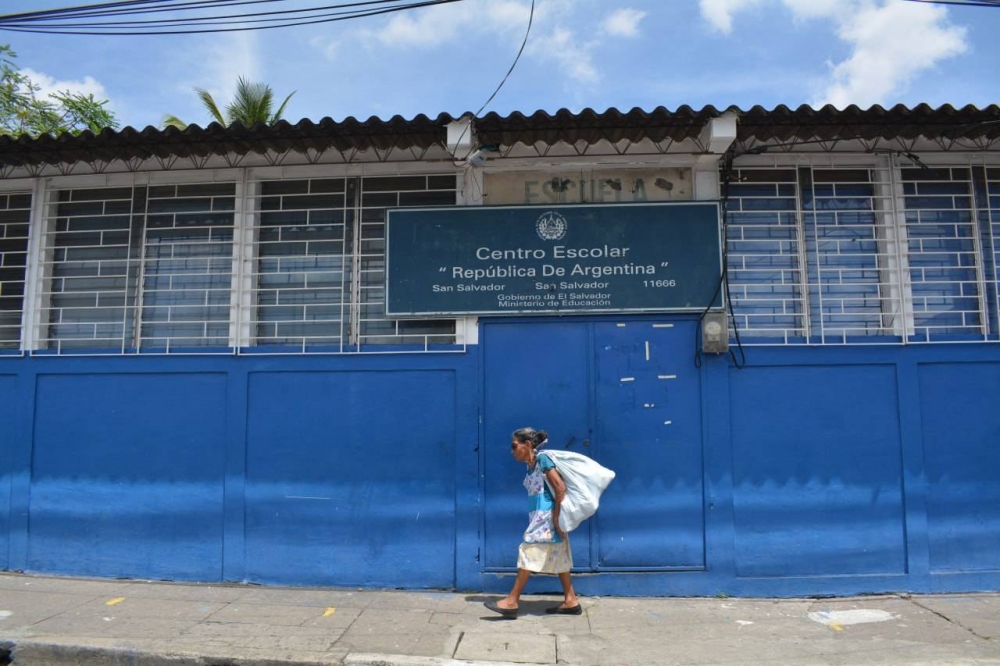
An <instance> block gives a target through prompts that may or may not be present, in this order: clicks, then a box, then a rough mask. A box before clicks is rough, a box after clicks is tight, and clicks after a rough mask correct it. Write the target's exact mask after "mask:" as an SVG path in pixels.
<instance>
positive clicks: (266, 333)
mask: <svg viewBox="0 0 1000 666" xmlns="http://www.w3.org/2000/svg"><path fill="white" fill-rule="evenodd" d="M346 182H347V181H346V180H345V179H344V178H332V179H316V180H284V181H263V182H261V183H260V185H259V195H258V197H257V203H256V210H257V211H259V212H258V215H257V223H256V226H257V250H256V256H257V264H256V270H255V271H254V274H253V276H252V278H253V280H252V281H253V284H254V287H253V303H254V306H255V309H254V312H256V318H255V319H254V320H253V321H252V326H251V328H252V330H253V336H254V338H253V343H254V344H255V345H260V346H267V345H293V346H295V347H299V348H301V349H305V348H307V347H310V346H317V345H319V346H324V345H329V346H333V347H336V348H338V349H339V348H343V346H345V345H346V344H349V328H348V320H349V316H350V301H351V298H350V286H351V265H352V262H351V250H352V243H353V229H352V227H351V225H350V224H348V219H347V211H346V199H345V186H346Z"/></svg>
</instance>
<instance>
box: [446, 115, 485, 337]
mask: <svg viewBox="0 0 1000 666" xmlns="http://www.w3.org/2000/svg"><path fill="white" fill-rule="evenodd" d="M476 146H477V142H476V128H475V125H474V124H473V123H472V117H471V116H463V117H462V118H460V119H458V120H456V121H455V122H453V123H449V124H448V150H449V151H450V152H451V154H452V157H454V159H455V165H456V167H457V168H458V169H459V171H458V174H457V177H458V182H457V184H458V188H457V189H458V191H457V192H456V193H455V204H456V205H458V206H482V205H483V187H484V178H483V162H482V161H480V160H475V159H473V160H470V159H469V158H470V157H471V156H473V155H474V153H475V150H476ZM455 342H456V344H460V345H478V344H479V317H458V318H456V319H455Z"/></svg>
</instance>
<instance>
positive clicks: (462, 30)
mask: <svg viewBox="0 0 1000 666" xmlns="http://www.w3.org/2000/svg"><path fill="white" fill-rule="evenodd" d="M529 11H530V7H529V6H528V5H525V4H522V3H519V2H510V1H508V0H494V1H493V2H490V3H488V4H481V5H475V3H461V4H460V3H452V4H448V5H440V6H437V7H429V8H426V9H423V10H421V11H418V12H412V13H411V14H412V17H411V15H410V14H404V13H402V12H401V13H399V14H396V15H395V16H393V18H392V19H390V20H389V21H388V22H386V24H385V26H384V27H383V28H382V29H381V30H377V31H376V30H364V31H362V34H363V35H364V36H365V37H367V38H368V39H372V40H375V41H378V42H380V43H381V44H382V45H383V46H389V47H393V48H401V47H407V46H417V47H425V48H433V47H437V46H441V45H442V44H447V43H449V42H453V41H455V40H456V39H461V38H462V37H466V36H468V35H469V34H471V33H481V32H485V31H490V32H495V31H497V30H500V31H503V32H509V31H511V30H513V31H515V32H523V31H524V26H525V24H526V23H527V21H528V15H529ZM536 13H537V12H536Z"/></svg>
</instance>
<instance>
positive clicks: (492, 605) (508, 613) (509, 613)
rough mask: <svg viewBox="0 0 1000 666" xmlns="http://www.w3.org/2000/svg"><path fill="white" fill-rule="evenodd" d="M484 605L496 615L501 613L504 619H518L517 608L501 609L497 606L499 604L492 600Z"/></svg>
mask: <svg viewBox="0 0 1000 666" xmlns="http://www.w3.org/2000/svg"><path fill="white" fill-rule="evenodd" d="M483 605H484V606H486V607H487V608H489V609H490V610H491V611H493V612H494V613H500V614H501V615H503V616H504V617H506V618H509V619H511V620H513V619H514V618H516V617H517V609H516V608H500V607H499V606H497V602H495V601H493V600H492V599H490V600H489V601H484V602H483Z"/></svg>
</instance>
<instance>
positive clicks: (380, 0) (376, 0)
mask: <svg viewBox="0 0 1000 666" xmlns="http://www.w3.org/2000/svg"><path fill="white" fill-rule="evenodd" d="M282 1H284V0H239V1H238V2H233V3H231V4H229V5H227V6H235V5H245V4H256V3H260V2H282ZM399 2H401V0H369V1H367V2H347V3H337V4H335V5H326V6H323V7H309V8H306V9H285V10H278V11H272V12H250V13H244V14H226V15H222V16H204V17H188V18H174V19H150V20H142V21H139V20H128V21H117V22H114V23H91V22H76V23H57V24H52V23H46V24H45V25H44V26H43V27H44V28H45V29H63V28H65V29H70V28H98V27H100V28H125V27H127V26H133V25H144V26H150V25H160V24H164V25H169V24H182V25H211V24H212V23H213V22H224V23H265V22H268V21H276V20H278V19H274V18H272V19H262V20H255V21H248V20H246V19H247V18H248V17H257V16H280V15H286V14H306V13H309V14H317V16H333V15H338V14H347V13H350V12H340V13H332V14H322V13H321V12H325V11H327V10H333V9H347V8H350V7H365V6H371V5H386V4H398V3H399ZM187 4H195V3H187ZM197 8H200V9H204V8H205V6H204V5H203V4H202V5H201V6H200V7H197ZM163 11H175V10H174V9H170V10H164V9H144V10H132V12H131V13H140V12H141V13H158V12H163ZM115 15H118V14H115ZM317 16H309V17H304V18H317ZM75 18H76V17H70V20H75ZM227 19H234V20H232V21H229V20H227ZM5 23H7V21H5V20H4V18H3V17H0V27H3V25H4V24H5ZM32 23H34V21H31V22H23V21H15V22H14V25H13V27H16V28H20V27H25V26H26V25H27V26H29V27H31V24H32Z"/></svg>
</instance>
